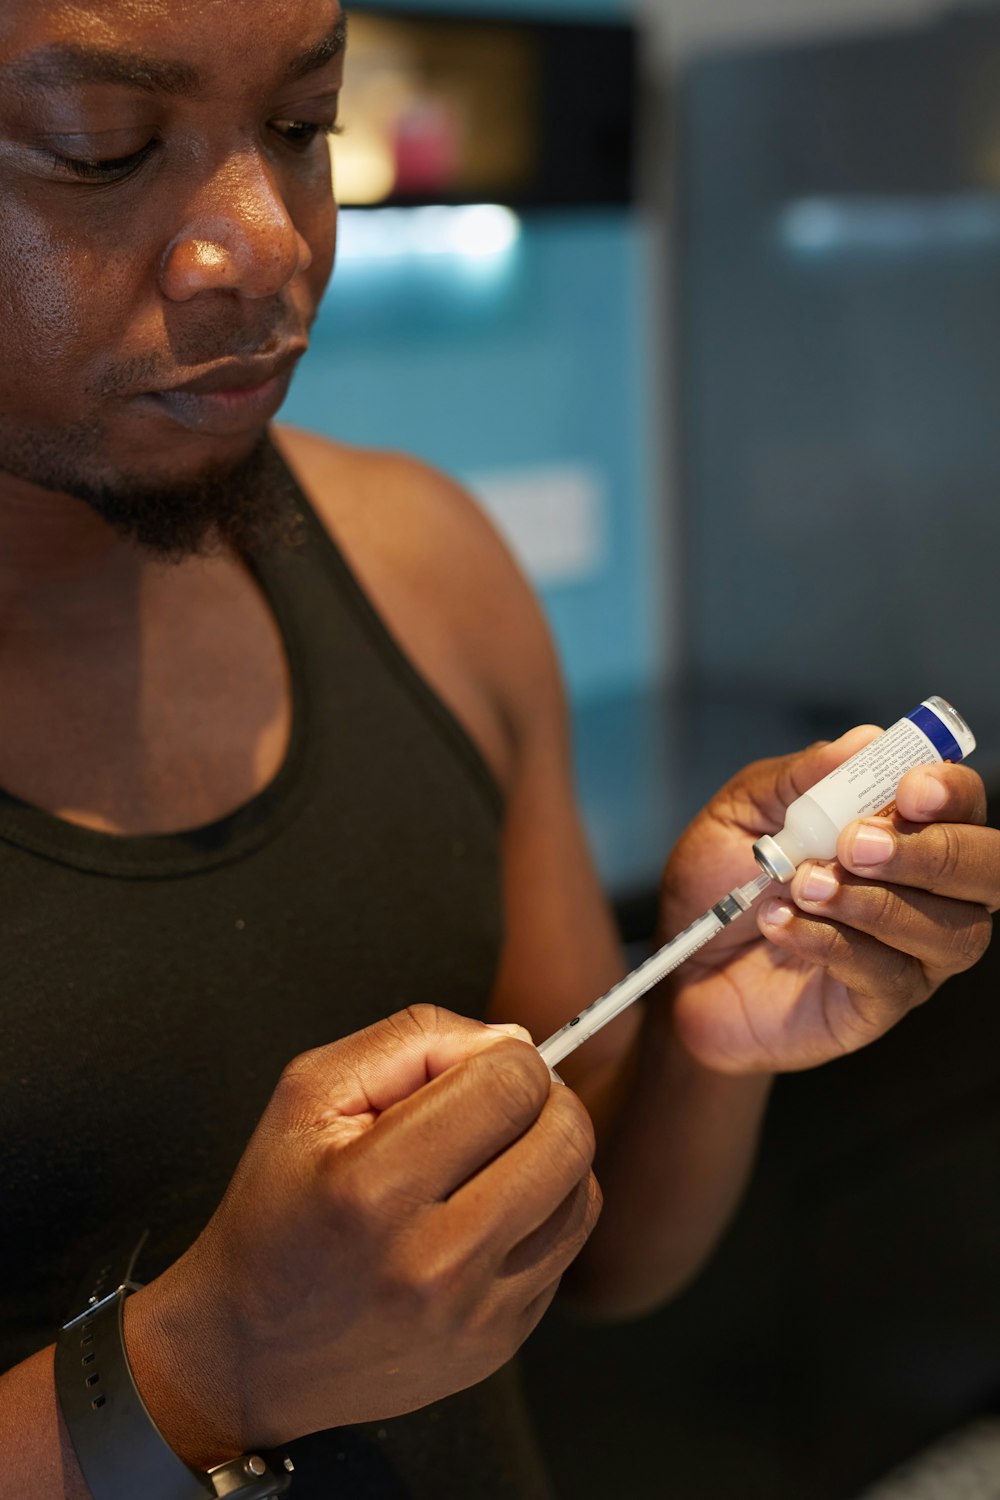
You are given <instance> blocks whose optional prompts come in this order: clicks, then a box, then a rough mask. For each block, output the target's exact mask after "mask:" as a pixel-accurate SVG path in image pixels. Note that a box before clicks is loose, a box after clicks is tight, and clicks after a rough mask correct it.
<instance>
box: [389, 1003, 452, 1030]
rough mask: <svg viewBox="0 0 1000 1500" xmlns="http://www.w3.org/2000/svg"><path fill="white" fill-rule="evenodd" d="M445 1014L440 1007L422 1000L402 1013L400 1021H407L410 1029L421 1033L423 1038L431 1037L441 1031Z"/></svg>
mask: <svg viewBox="0 0 1000 1500" xmlns="http://www.w3.org/2000/svg"><path fill="white" fill-rule="evenodd" d="M445 1014H446V1012H445V1011H443V1010H442V1008H441V1006H440V1005H432V1004H431V1003H430V1002H429V1001H426V1000H422V1001H419V1002H418V1003H417V1004H416V1005H408V1006H407V1007H406V1009H405V1010H402V1011H400V1012H399V1019H400V1021H402V1020H404V1019H405V1021H407V1022H408V1023H409V1027H410V1029H412V1030H414V1031H417V1032H419V1033H420V1035H421V1036H431V1035H433V1034H434V1033H435V1032H438V1031H440V1030H441V1023H442V1021H443V1019H444V1016H445Z"/></svg>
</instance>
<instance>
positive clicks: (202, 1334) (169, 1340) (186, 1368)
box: [124, 1259, 254, 1470]
mask: <svg viewBox="0 0 1000 1500" xmlns="http://www.w3.org/2000/svg"><path fill="white" fill-rule="evenodd" d="M183 1267H184V1259H182V1260H181V1261H179V1262H177V1264H176V1265H175V1266H171V1267H170V1269H169V1270H168V1271H166V1272H164V1274H163V1275H162V1276H160V1277H158V1278H157V1279H156V1280H155V1281H153V1282H151V1283H150V1284H149V1285H148V1286H146V1287H143V1288H142V1290H141V1291H138V1292H135V1293H134V1294H133V1295H132V1296H131V1297H129V1298H128V1299H127V1300H126V1303H125V1308H124V1329H125V1347H126V1350H127V1353H128V1360H129V1364H130V1365H131V1367H132V1375H133V1378H134V1380H135V1384H136V1386H137V1388H138V1390H139V1394H140V1395H141V1396H142V1399H143V1401H144V1402H145V1404H146V1407H147V1408H148V1410H149V1414H150V1416H151V1417H152V1419H153V1421H154V1422H155V1423H156V1426H157V1427H158V1428H159V1430H160V1432H161V1433H162V1435H163V1437H164V1439H165V1440H166V1442H167V1443H168V1444H169V1446H170V1447H171V1448H172V1449H173V1450H174V1452H175V1453H176V1454H177V1455H178V1457H179V1458H182V1459H183V1460H184V1462H185V1463H187V1464H189V1465H190V1466H191V1467H192V1468H195V1469H206V1470H207V1469H209V1468H211V1467H212V1466H214V1465H215V1464H220V1463H226V1462H228V1461H229V1460H230V1459H233V1458H236V1457H238V1456H239V1455H240V1454H242V1453H245V1452H246V1451H247V1449H248V1448H251V1447H253V1446H254V1439H253V1437H252V1436H251V1435H249V1434H248V1433H247V1431H246V1427H247V1423H246V1421H245V1413H244V1405H245V1402H244V1398H243V1393H242V1392H241V1390H240V1387H239V1372H240V1370H241V1368H242V1361H241V1360H240V1358H239V1353H238V1351H237V1350H236V1349H235V1347H234V1340H233V1338H232V1336H231V1334H230V1333H229V1327H228V1326H227V1325H229V1323H230V1320H228V1319H227V1318H226V1317H225V1316H224V1310H223V1309H221V1308H220V1307H219V1306H218V1305H217V1304H214V1305H213V1304H211V1303H210V1302H209V1299H207V1298H206V1297H205V1296H204V1295H203V1294H200V1293H195V1294H194V1295H192V1294H191V1292H190V1290H189V1287H188V1286H185V1284H184V1283H185V1278H184V1276H183Z"/></svg>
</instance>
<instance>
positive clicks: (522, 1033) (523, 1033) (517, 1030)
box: [486, 1021, 531, 1042]
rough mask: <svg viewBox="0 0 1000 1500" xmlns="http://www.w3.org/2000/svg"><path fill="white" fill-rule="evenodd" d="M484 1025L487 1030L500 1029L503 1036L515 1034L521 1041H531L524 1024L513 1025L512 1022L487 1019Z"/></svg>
mask: <svg viewBox="0 0 1000 1500" xmlns="http://www.w3.org/2000/svg"><path fill="white" fill-rule="evenodd" d="M486 1026H487V1030H488V1031H502V1032H503V1033H504V1035H505V1036H515V1037H517V1039H518V1041H521V1042H530V1041H531V1032H530V1031H528V1030H527V1029H526V1028H525V1027H524V1026H515V1025H514V1024H513V1022H508V1021H504V1022H503V1023H501V1022H499V1021H488V1022H487V1023H486Z"/></svg>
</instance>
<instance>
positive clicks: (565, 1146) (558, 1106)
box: [549, 1088, 597, 1179]
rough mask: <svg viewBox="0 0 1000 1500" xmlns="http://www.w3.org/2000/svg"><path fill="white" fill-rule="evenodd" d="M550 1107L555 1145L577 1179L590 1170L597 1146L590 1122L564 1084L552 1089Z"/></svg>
mask: <svg viewBox="0 0 1000 1500" xmlns="http://www.w3.org/2000/svg"><path fill="white" fill-rule="evenodd" d="M549 1108H550V1110H551V1112H552V1128H553V1130H554V1132H555V1136H556V1143H555V1149H556V1150H557V1151H558V1152H559V1153H560V1155H561V1156H562V1157H563V1158H564V1159H565V1160H566V1162H567V1165H569V1166H571V1167H572V1168H573V1169H574V1171H575V1176H576V1178H577V1179H579V1178H582V1177H583V1176H584V1175H585V1174H586V1173H587V1172H589V1171H590V1167H591V1164H592V1162H593V1160H594V1153H595V1152H596V1150H597V1140H596V1137H595V1135H594V1126H593V1122H592V1121H591V1118H590V1116H589V1114H588V1113H587V1111H586V1109H585V1108H584V1107H583V1105H582V1104H581V1103H580V1101H579V1099H577V1098H576V1096H575V1094H572V1093H571V1092H570V1090H569V1089H567V1088H560V1089H555V1090H554V1091H553V1096H552V1099H551V1101H550V1105H549Z"/></svg>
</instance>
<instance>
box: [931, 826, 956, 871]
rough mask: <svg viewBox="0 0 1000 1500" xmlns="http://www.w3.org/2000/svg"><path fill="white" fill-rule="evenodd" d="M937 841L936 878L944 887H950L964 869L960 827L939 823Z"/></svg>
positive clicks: (936, 831)
mask: <svg viewBox="0 0 1000 1500" xmlns="http://www.w3.org/2000/svg"><path fill="white" fill-rule="evenodd" d="M935 834H936V841H937V850H936V854H937V859H936V865H937V869H936V876H937V879H938V880H939V881H940V882H941V883H942V884H944V885H948V884H949V883H950V882H951V881H952V880H953V879H954V878H955V876H956V875H957V874H959V872H960V871H961V867H962V836H961V833H960V832H959V829H958V827H957V826H956V825H955V824H953V823H938V824H936V825H935Z"/></svg>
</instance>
